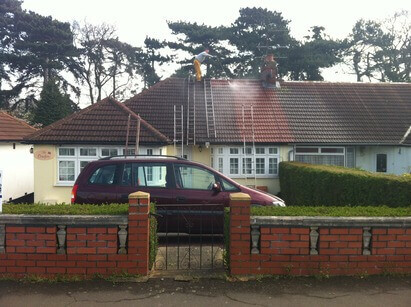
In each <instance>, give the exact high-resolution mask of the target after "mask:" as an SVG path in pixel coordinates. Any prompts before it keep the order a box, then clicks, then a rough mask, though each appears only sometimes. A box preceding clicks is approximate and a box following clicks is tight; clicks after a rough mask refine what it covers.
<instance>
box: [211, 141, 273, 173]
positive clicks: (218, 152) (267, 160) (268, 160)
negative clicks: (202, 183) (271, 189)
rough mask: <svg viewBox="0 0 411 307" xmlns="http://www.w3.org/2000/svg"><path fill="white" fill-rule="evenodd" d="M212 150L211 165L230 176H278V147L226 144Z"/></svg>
mask: <svg viewBox="0 0 411 307" xmlns="http://www.w3.org/2000/svg"><path fill="white" fill-rule="evenodd" d="M224 148H225V149H224ZM213 152H214V155H213V156H212V161H214V163H213V167H215V168H216V169H218V171H219V172H221V173H223V174H225V175H228V176H230V177H232V178H241V177H242V176H245V177H253V176H257V177H258V178H270V177H275V176H278V163H279V162H280V155H279V152H280V151H279V148H278V147H272V146H271V147H268V146H258V147H255V149H254V148H253V147H251V146H247V147H245V148H244V146H238V147H234V146H229V147H228V146H227V147H216V148H215V149H214V151H213ZM254 154H255V155H254Z"/></svg>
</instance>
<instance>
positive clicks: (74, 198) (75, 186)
mask: <svg viewBox="0 0 411 307" xmlns="http://www.w3.org/2000/svg"><path fill="white" fill-rule="evenodd" d="M77 189H78V184H75V185H74V186H73V189H72V190H71V203H72V204H74V203H75V202H76V199H77Z"/></svg>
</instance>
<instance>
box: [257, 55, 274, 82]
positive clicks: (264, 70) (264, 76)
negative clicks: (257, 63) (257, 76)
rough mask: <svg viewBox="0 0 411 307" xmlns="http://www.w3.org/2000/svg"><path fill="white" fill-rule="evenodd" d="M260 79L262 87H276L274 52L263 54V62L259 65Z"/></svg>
mask: <svg viewBox="0 0 411 307" xmlns="http://www.w3.org/2000/svg"><path fill="white" fill-rule="evenodd" d="M261 81H262V82H263V86H264V87H276V83H277V62H276V61H275V60H274V54H272V53H270V54H267V55H266V56H265V59H264V63H263V65H262V66H261Z"/></svg>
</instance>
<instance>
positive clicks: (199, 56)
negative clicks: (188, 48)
mask: <svg viewBox="0 0 411 307" xmlns="http://www.w3.org/2000/svg"><path fill="white" fill-rule="evenodd" d="M209 52H210V50H209V49H205V50H204V51H203V52H201V53H200V54H197V55H196V56H195V58H194V70H195V72H196V80H197V81H201V67H200V66H201V63H203V62H204V60H205V59H206V57H210V58H213V57H214V56H213V55H211V54H209Z"/></svg>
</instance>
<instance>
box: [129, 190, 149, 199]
mask: <svg viewBox="0 0 411 307" xmlns="http://www.w3.org/2000/svg"><path fill="white" fill-rule="evenodd" d="M148 198H150V194H149V193H146V192H142V191H138V192H134V193H131V194H129V195H128V199H148Z"/></svg>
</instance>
